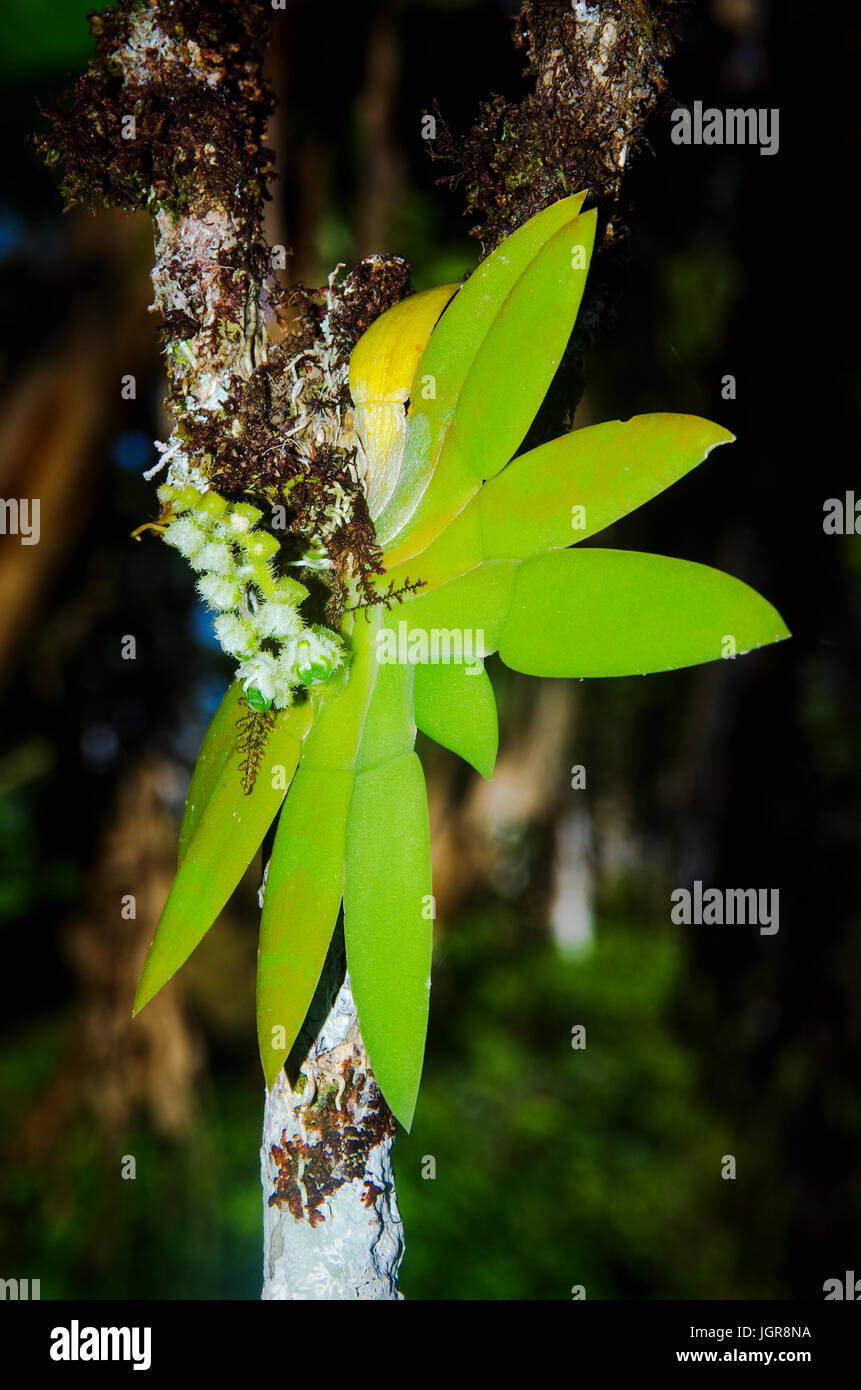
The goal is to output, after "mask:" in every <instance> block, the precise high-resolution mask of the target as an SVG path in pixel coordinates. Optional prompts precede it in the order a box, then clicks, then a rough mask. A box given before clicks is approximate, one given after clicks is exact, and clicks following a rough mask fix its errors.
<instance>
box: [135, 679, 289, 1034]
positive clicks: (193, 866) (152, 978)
mask: <svg viewBox="0 0 861 1390" xmlns="http://www.w3.org/2000/svg"><path fill="white" fill-rule="evenodd" d="M309 719H310V711H309V709H308V707H307V706H297V707H296V708H294V709H290V710H285V711H284V713H283V714H280V715H278V716H277V718H276V720H275V722H274V724H273V727H272V730H271V732H270V734H269V737H268V740H267V743H266V747H265V751H264V753H263V758H262V762H261V766H260V769H259V771H258V774H257V777H256V779H255V782H254V787H253V789H252V791H251V792H249V793H248V794H247V795H246V794H245V793H244V792H243V790H242V772H241V770H240V763H241V761H242V757H243V748H242V740H241V738H240V736H239V733H238V731H235V732H234V739H233V744H232V747H231V749H230V752H229V754H228V756H227V758H226V759H225V761H224V762H223V764H222V766H221V769H220V771H219V773H218V776H217V780H216V782H215V784H214V786H213V787H212V789H211V792H210V795H209V798H208V800H207V802H206V805H205V806H204V807H203V810H202V811H201V813H200V817H199V819H198V821H197V824H196V826H195V829H194V833H193V835H192V836H191V839H190V841H189V844H188V847H187V849H186V853H185V857H184V859H183V861H182V864H181V865H180V868H179V872H178V874H177V876H176V878H175V880H174V884H173V887H172V888H171V890H170V895H169V897H168V900H167V902H166V904H165V907H164V911H163V912H162V914H161V918H160V920H159V923H158V926H157V928H156V932H155V936H154V937H153V941H152V945H151V946H150V948H149V953H148V955H147V958H146V961H145V962H144V968H143V972H142V974H141V978H140V983H139V984H138V989H137V995H136V997H135V1004H134V1012H135V1013H139V1012H140V1010H141V1009H142V1008H143V1007H144V1005H145V1004H147V1003H148V1002H149V1000H150V999H152V997H153V995H154V994H157V993H158V991H159V990H160V989H161V987H162V985H164V984H166V983H167V981H168V980H169V979H170V977H171V976H172V975H173V974H175V972H176V971H177V970H178V969H179V967H180V966H181V965H182V964H183V963H184V962H185V961H186V960H187V959H188V957H189V956H190V955H191V953H192V951H193V950H194V948H195V947H196V946H197V945H198V944H199V942H200V941H201V939H202V938H203V937H204V936H205V935H206V933H207V931H208V930H209V928H210V927H211V926H212V924H213V922H214V921H215V919H216V917H217V916H218V915H219V913H220V912H221V910H222V908H223V907H224V905H225V903H226V902H227V900H228V898H229V897H230V895H231V894H232V892H233V890H234V889H235V887H236V885H237V884H238V882H239V880H240V879H241V877H242V875H243V874H244V872H245V870H246V869H247V868H248V865H249V864H250V863H251V860H252V859H253V858H254V855H255V854H256V852H257V850H258V849H259V848H260V845H261V843H262V841H263V837H264V835H265V834H266V831H267V830H268V829H269V827H270V825H271V824H272V822H273V820H274V819H275V816H276V814H277V812H278V807H279V806H280V805H281V802H282V801H283V799H284V795H285V793H286V791H287V788H288V786H289V785H290V781H291V779H292V777H293V773H294V772H295V770H296V765H297V763H298V761H299V753H300V750H301V745H302V739H303V737H304V736H305V733H306V732H307V728H308V723H309Z"/></svg>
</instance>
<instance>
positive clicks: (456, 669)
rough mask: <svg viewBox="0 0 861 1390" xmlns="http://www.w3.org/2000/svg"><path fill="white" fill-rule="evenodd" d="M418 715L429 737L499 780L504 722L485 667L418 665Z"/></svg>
mask: <svg viewBox="0 0 861 1390" xmlns="http://www.w3.org/2000/svg"><path fill="white" fill-rule="evenodd" d="M415 711H416V724H417V725H418V727H419V728H420V729H421V731H422V733H423V734H427V735H428V737H429V738H433V739H436V741H437V743H441V744H442V745H443V747H444V748H450V749H451V751H452V752H453V753H457V754H458V755H459V756H460V757H461V758H465V759H466V761H467V762H468V763H470V764H471V765H472V766H473V767H474V768H475V769H476V771H477V772H480V773H481V775H482V777H487V778H490V777H492V776H493V769H494V765H495V763H496V752H497V748H498V746H499V721H498V719H497V716H496V699H495V697H494V694H493V686H492V684H491V681H490V677H489V676H488V674H487V672H486V671H485V670H484V668H483V667H475V666H468V665H464V664H461V665H448V666H443V665H437V666H431V665H424V666H417V667H416V675H415Z"/></svg>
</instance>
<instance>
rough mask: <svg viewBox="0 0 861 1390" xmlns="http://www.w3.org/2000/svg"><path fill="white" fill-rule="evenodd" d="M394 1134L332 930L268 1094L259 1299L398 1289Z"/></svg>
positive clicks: (385, 1294)
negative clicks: (295, 1036)
mask: <svg viewBox="0 0 861 1390" xmlns="http://www.w3.org/2000/svg"><path fill="white" fill-rule="evenodd" d="M300 1060H301V1065H300V1066H299V1067H298V1071H297V1070H296V1064H297V1061H300ZM290 1075H292V1077H293V1084H292V1085H291V1081H290V1079H289V1077H290ZM394 1138H395V1122H394V1119H393V1117H392V1114H391V1111H390V1110H389V1108H388V1106H387V1105H386V1103H385V1101H384V1100H383V1098H382V1096H381V1095H380V1092H379V1089H378V1087H377V1085H376V1082H375V1081H374V1079H373V1076H372V1074H371V1072H370V1069H369V1067H368V1058H367V1054H366V1052H365V1048H364V1044H363V1043H362V1038H361V1034H360V1032H359V1023H358V1019H357V1017H356V1006H355V1003H354V1002H353V993H352V990H351V988H350V978H349V975H348V974H347V973H346V971H345V968H344V954H343V937H342V934H341V932H340V931H339V932H338V933H336V937H335V940H334V942H333V945H332V948H331V949H330V952H329V956H328V958H327V961H326V966H325V968H324V971H323V978H322V980H321V982H320V985H319V987H318V989H317V993H316V995H315V997H314V1000H313V1003H312V1005H311V1009H310V1010H309V1014H308V1019H307V1020H306V1023H305V1030H304V1031H303V1033H302V1034H300V1037H299V1040H298V1042H297V1046H296V1047H295V1048H294V1050H293V1053H292V1054H291V1057H290V1058H289V1059H288V1062H287V1067H286V1068H285V1069H284V1070H282V1071H281V1073H280V1075H279V1077H278V1080H277V1081H276V1083H275V1085H274V1086H273V1088H272V1090H271V1091H270V1092H268V1093H267V1095H266V1107H265V1114H264V1120H263V1145H262V1148H261V1151H260V1172H261V1179H262V1183H263V1294H262V1297H263V1298H264V1299H266V1300H282V1299H283V1300H289V1299H320V1300H349V1299H357V1298H359V1299H397V1298H399V1297H400V1295H399V1293H398V1269H399V1267H400V1263H401V1259H402V1256H403V1252H404V1239H403V1224H402V1222H401V1216H400V1212H399V1211H398V1202H397V1195H396V1193H395V1183H394V1176H393V1173H392V1145H393V1143H394Z"/></svg>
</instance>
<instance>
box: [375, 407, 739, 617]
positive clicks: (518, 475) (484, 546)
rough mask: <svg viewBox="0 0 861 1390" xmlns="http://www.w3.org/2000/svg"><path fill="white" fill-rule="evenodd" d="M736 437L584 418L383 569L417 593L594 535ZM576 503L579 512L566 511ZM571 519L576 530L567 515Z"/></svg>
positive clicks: (678, 418)
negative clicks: (413, 583) (419, 548)
mask: <svg viewBox="0 0 861 1390" xmlns="http://www.w3.org/2000/svg"><path fill="white" fill-rule="evenodd" d="M733 438H734V436H733V435H732V434H730V432H729V431H728V430H725V429H723V428H722V427H721V426H720V425H715V424H713V423H712V422H711V421H710V420H703V419H701V418H700V417H699V416H697V415H666V414H655V415H635V416H634V417H633V419H631V420H624V421H622V420H612V421H609V422H608V423H606V424H602V425H590V426H589V427H587V428H585V429H581V430H574V431H573V432H572V433H571V434H566V435H563V437H562V438H561V439H554V440H553V441H552V443H550V444H544V445H542V446H541V447H540V448H538V449H531V450H530V451H529V453H527V454H521V455H520V457H519V458H516V459H515V460H514V461H513V463H510V464H509V465H508V467H507V468H506V469H504V470H503V472H502V473H500V474H498V475H497V477H495V478H492V479H491V480H490V481H489V482H487V483H485V485H484V487H483V488H482V489H481V491H480V492H479V493H478V494H477V495H476V496H475V497H474V498H473V499H472V501H471V502H470V503H469V504H468V506H466V507H464V509H463V511H462V512H461V513H460V514H459V516H457V517H456V518H455V519H454V521H453V522H452V523H451V525H450V526H449V527H447V529H446V530H445V531H443V533H442V534H441V535H440V536H438V537H437V539H436V540H435V541H433V542H432V544H431V545H430V546H428V548H427V550H425V551H423V552H422V554H421V555H417V556H415V558H414V559H412V560H409V561H407V562H406V563H405V564H403V565H400V566H399V567H398V568H397V569H394V570H391V571H389V572H387V574H386V583H387V584H394V585H395V587H400V586H401V585H402V584H403V583H404V581H406V580H414V579H417V578H421V579H423V580H424V581H425V586H426V587H425V588H424V589H423V590H422V593H429V592H431V591H432V590H433V589H435V588H438V587H439V585H440V584H444V583H446V582H447V581H448V580H450V579H452V578H455V577H456V576H457V575H460V574H466V573H468V572H469V571H470V570H471V569H474V568H475V566H476V565H479V564H481V563H482V561H485V560H494V559H502V558H505V559H526V558H528V557H529V556H531V555H537V554H539V553H540V552H541V551H544V550H550V549H555V548H557V547H560V546H570V545H575V544H577V542H578V541H581V540H585V539H586V537H587V536H593V535H596V534H597V533H598V532H599V531H603V530H604V528H605V527H607V526H610V525H611V524H612V523H613V522H614V521H618V520H619V519H620V518H621V517H623V516H627V514H628V513H629V512H632V511H634V510H635V508H637V507H640V506H642V505H643V503H644V502H648V501H649V500H650V499H651V498H652V497H655V496H657V494H658V493H660V492H663V491H664V489H665V488H668V487H670V486H671V485H672V484H673V483H674V482H676V481H677V480H678V479H679V478H681V477H683V476H684V474H685V473H688V472H690V470H691V469H692V468H695V467H696V465H697V464H698V463H701V462H702V460H703V459H704V458H705V457H706V456H707V455H708V454H709V453H710V451H711V450H712V449H713V448H715V447H716V446H717V445H719V444H725V443H729V442H730V441H731V440H732V439H733ZM575 507H582V508H583V512H584V513H585V516H584V517H582V520H583V521H584V522H585V524H584V525H580V524H579V523H580V522H581V516H580V515H579V514H578V515H577V516H576V518H575V515H574V513H573V511H572V509H573V508H575ZM575 519H576V521H577V523H578V524H577V526H576V527H575V525H574V521H575Z"/></svg>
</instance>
